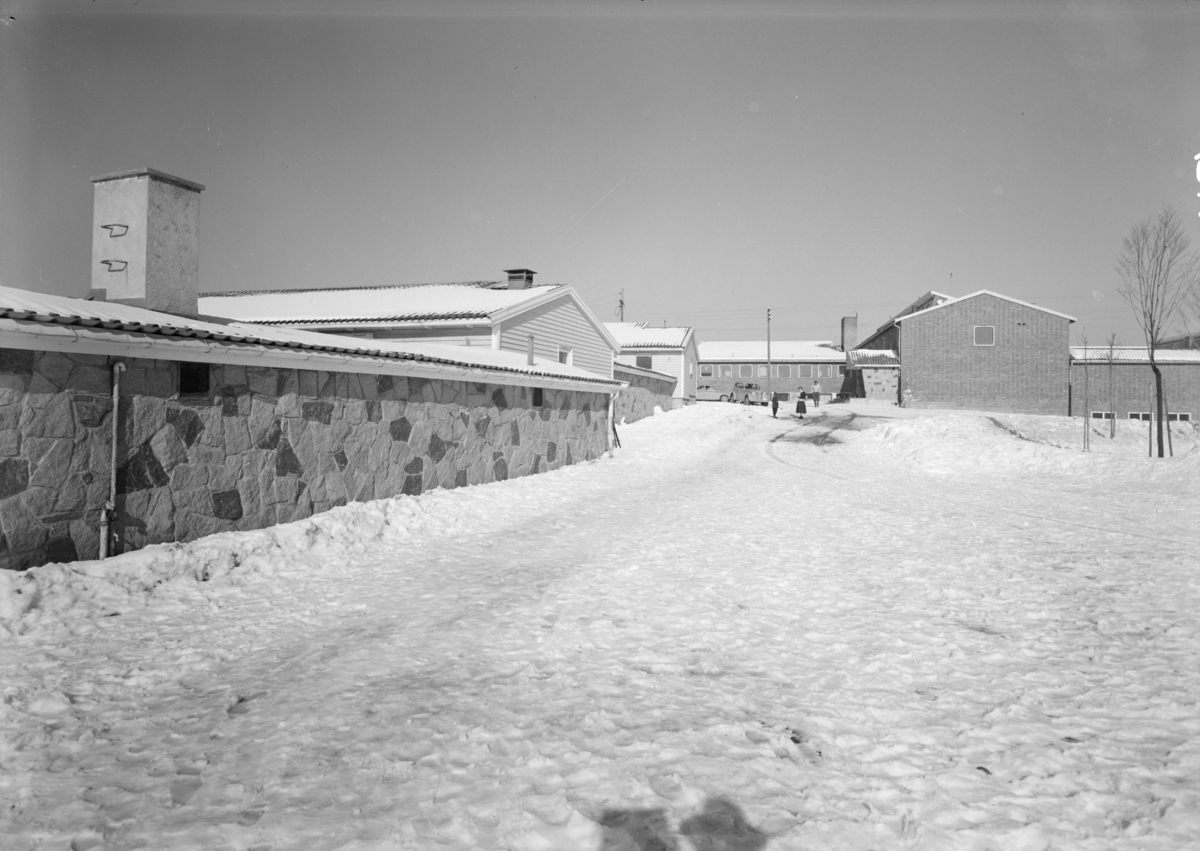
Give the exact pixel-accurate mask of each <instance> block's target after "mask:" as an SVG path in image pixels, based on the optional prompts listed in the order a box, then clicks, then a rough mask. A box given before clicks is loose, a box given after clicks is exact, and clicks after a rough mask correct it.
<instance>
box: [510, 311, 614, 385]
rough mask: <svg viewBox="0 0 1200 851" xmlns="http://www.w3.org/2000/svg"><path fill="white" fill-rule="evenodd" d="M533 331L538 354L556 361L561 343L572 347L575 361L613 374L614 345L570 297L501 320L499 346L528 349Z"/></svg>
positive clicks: (597, 372)
mask: <svg viewBox="0 0 1200 851" xmlns="http://www.w3.org/2000/svg"><path fill="white" fill-rule="evenodd" d="M530 334H532V335H533V351H534V354H535V355H536V356H537V357H539V358H546V359H547V360H551V361H557V360H558V347H559V345H560V344H561V345H563V346H566V347H568V348H571V349H572V350H573V352H574V355H573V359H572V365H574V366H577V367H579V368H580V369H586V370H587V371H588V372H591V373H593V374H595V375H599V376H601V377H603V378H611V377H612V361H613V350H612V348H611V347H610V346H609V345H608V343H607V342H606V341H605V339H604V337H602V336H601V335H600V332H599V331H597V330H596V327H595V326H594V325H592V323H591V322H589V321H588V320H587V317H586V316H584V314H583V312H582V311H581V310H580V309H579V307H578V306H577V305H576V304H575V303H574V302H572V301H571V300H570V299H569V298H560V299H556V300H555V301H552V302H550V303H548V304H543V305H541V306H540V307H537V308H534V309H533V310H530V311H528V312H526V313H522V314H521V315H519V316H517V317H515V318H514V319H512V320H509V321H508V322H504V323H502V325H501V327H500V348H501V349H502V350H503V351H506V352H525V351H528V346H529V343H528V340H529V335H530Z"/></svg>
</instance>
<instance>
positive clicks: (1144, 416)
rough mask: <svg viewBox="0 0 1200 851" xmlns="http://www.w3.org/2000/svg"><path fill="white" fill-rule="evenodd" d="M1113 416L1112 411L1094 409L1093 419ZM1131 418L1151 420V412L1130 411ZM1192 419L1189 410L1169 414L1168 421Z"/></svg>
mask: <svg viewBox="0 0 1200 851" xmlns="http://www.w3.org/2000/svg"><path fill="white" fill-rule="evenodd" d="M1112 418H1113V415H1112V411H1092V419H1094V420H1111V419H1112ZM1129 419H1131V420H1142V421H1144V422H1149V420H1150V413H1149V411H1130V412H1129ZM1191 421H1192V415H1191V414H1190V413H1187V412H1184V413H1179V414H1172V413H1168V414H1167V422H1169V423H1190V422H1191Z"/></svg>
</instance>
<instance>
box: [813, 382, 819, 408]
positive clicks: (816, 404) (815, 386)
mask: <svg viewBox="0 0 1200 851" xmlns="http://www.w3.org/2000/svg"><path fill="white" fill-rule="evenodd" d="M812 400H813V407H814V408H819V407H821V382H820V381H814V382H813V386H812Z"/></svg>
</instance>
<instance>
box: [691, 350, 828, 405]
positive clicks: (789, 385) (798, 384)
mask: <svg viewBox="0 0 1200 851" xmlns="http://www.w3.org/2000/svg"><path fill="white" fill-rule="evenodd" d="M743 363H744V365H746V366H748V367H750V372H751V376H752V377H750V378H745V377H743V376H742V374H741V367H742V366H743ZM705 366H711V367H712V370H713V374H712V375H711V376H708V375H701V374H700V373H702V372H703V367H705ZM723 366H725V367H730V368H731V371H732V372H733V376H732V377H728V376H725V375H723V374H722V369H721V368H722V367H723ZM772 366H773V367H774V368H775V371H774V373H773V375H772V377H771V380H770V386H771V387H773V388H774V389H775V391H776V392H778V393H787V394H788V400H793V399H795V397H796V394H797V393H800V392H804V393H808V392H809V391H810V390H811V389H812V385H813V382H814V381H819V382H820V383H821V394H822V397H825V396H830V395H836V394H837V393H839V392H842V388H843V383H844V380H845V377H846V365H845V362H844V361H842V362H837V363H828V362H826V363H816V362H808V361H805V362H798V361H797V362H778V361H777V362H774V363H773V364H772ZM781 367H784V368H786V373H787V374H786V375H784V374H782V373H783V372H784V370H782V369H780V368H781ZM766 368H767V363H766V361H762V362H760V363H750V362H736V361H728V360H725V361H704V362H702V363H700V364H698V365H697V367H696V373H697V376H698V380H699V382H700V383H701V384H708V385H711V386H712V388H713V392H715V393H719V394H721V395H722V396H726V395H732V396H733V401H735V402H740V401H742V399H743V397H745V396H747V395H748V396H749V397H750V401H751V402H764V403H765V402H766V401H767V400H768V398H769V397H768V393H767V386H768V381H767V377H766V375H764V374H762V373H763V371H764V370H766ZM747 382H750V383H753V384H757V385H758V386H759V390H757V391H754V390H746V389H743V388H739V387H737V385H738V384H745V383H747ZM756 393H757V394H758V395H757V397H756V395H755V394H756ZM785 401H787V400H785Z"/></svg>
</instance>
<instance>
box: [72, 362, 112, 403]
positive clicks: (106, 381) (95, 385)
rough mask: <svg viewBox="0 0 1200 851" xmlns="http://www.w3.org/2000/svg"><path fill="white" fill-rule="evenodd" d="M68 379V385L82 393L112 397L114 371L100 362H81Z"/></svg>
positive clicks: (77, 363)
mask: <svg viewBox="0 0 1200 851" xmlns="http://www.w3.org/2000/svg"><path fill="white" fill-rule="evenodd" d="M78 360H79V359H78V358H77V359H76V364H75V368H74V369H73V370H71V375H70V377H69V378H68V379H67V386H68V387H70V388H71V389H72V390H76V391H79V392H81V393H90V394H92V395H95V396H102V397H106V398H110V399H111V398H112V371H111V370H110V369H109V368H108V367H107V366H102V365H100V364H98V363H79V362H78Z"/></svg>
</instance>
